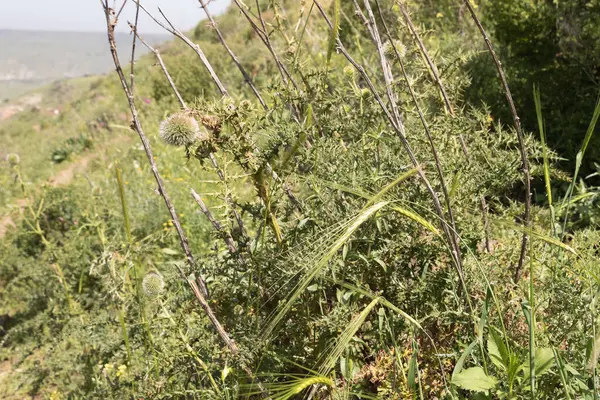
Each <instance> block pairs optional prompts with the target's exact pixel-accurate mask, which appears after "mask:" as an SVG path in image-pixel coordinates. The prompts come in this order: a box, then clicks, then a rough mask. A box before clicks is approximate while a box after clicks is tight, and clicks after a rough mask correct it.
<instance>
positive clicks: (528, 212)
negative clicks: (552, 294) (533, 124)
mask: <svg viewBox="0 0 600 400" xmlns="http://www.w3.org/2000/svg"><path fill="white" fill-rule="evenodd" d="M464 3H465V5H466V6H467V8H468V10H469V13H470V14H471V17H472V18H473V21H475V24H476V25H477V28H479V32H481V36H483V40H484V41H485V44H486V45H487V48H488V50H489V53H490V56H491V57H492V59H493V60H494V64H495V65H496V70H497V71H498V76H499V77H500V81H501V83H502V87H503V88H504V95H505V96H506V101H507V102H508V106H509V107H510V112H511V114H512V118H513V124H514V126H515V131H516V132H517V139H518V141H519V153H520V155H521V166H522V168H523V179H524V181H525V182H524V183H525V213H524V214H523V225H524V228H525V229H524V230H523V239H522V240H521V253H520V256H519V261H518V263H517V267H516V268H515V272H514V275H513V280H514V281H515V283H517V282H518V281H519V279H520V278H521V272H522V270H523V262H524V261H525V256H526V254H527V240H528V238H529V236H528V234H527V232H528V230H529V227H530V225H531V175H530V173H529V164H528V161H527V149H526V148H525V139H524V138H523V132H522V131H521V120H520V118H519V115H518V114H517V109H516V107H515V103H514V101H513V97H512V94H511V93H510V88H509V87H508V82H507V81H506V75H505V74H504V69H503V68H502V63H501V62H500V60H499V59H498V56H497V55H496V52H495V51H494V47H493V46H492V42H491V41H490V38H489V37H488V35H487V33H486V31H485V29H484V28H483V25H482V24H481V21H480V20H479V18H478V17H477V14H475V10H474V9H473V6H472V5H471V2H470V1H469V0H464Z"/></svg>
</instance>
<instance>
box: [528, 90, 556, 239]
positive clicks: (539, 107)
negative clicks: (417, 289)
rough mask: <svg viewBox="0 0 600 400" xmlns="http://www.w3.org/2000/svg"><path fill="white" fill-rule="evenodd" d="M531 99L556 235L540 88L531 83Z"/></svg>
mask: <svg viewBox="0 0 600 400" xmlns="http://www.w3.org/2000/svg"><path fill="white" fill-rule="evenodd" d="M533 101H534V103H535V114H536V115H537V120H538V129H539V131H540V141H541V142H542V158H543V161H544V182H545V185H546V198H547V199H548V206H549V207H550V218H551V220H552V223H551V225H552V233H553V234H554V236H556V225H555V215H554V204H553V203H552V185H551V183H550V163H549V161H548V148H547V146H546V133H545V131H544V120H543V118H542V100H541V94H540V88H539V86H537V85H533Z"/></svg>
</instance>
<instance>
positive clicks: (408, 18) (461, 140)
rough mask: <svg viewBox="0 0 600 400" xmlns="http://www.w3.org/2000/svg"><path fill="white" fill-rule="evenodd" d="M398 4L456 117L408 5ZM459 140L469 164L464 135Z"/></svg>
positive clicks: (450, 112)
mask: <svg viewBox="0 0 600 400" xmlns="http://www.w3.org/2000/svg"><path fill="white" fill-rule="evenodd" d="M397 3H398V5H399V6H400V11H401V12H402V16H403V17H404V20H405V21H406V24H407V25H408V28H409V30H410V33H411V34H412V36H413V38H414V39H415V41H416V42H417V45H418V47H419V50H420V51H421V54H422V55H423V58H424V59H425V62H426V64H427V66H428V67H429V71H430V72H431V75H432V76H433V80H434V81H435V83H436V85H437V86H438V88H439V90H440V94H441V96H442V99H444V105H445V106H446V110H447V111H448V113H449V114H450V115H451V116H453V117H454V115H455V114H454V108H453V107H452V103H451V102H450V98H449V97H448V94H447V93H446V88H445V87H444V84H443V83H442V79H441V78H440V73H439V71H438V69H437V66H436V65H435V62H433V59H432V58H431V57H430V56H429V52H428V51H427V48H426V47H425V45H424V44H423V41H422V40H421V37H420V36H419V32H418V31H417V28H416V27H415V25H414V24H413V22H412V19H411V18H410V14H409V13H408V10H407V9H406V5H405V4H404V3H403V2H400V1H397ZM458 139H459V141H460V146H461V148H462V151H463V153H464V155H465V157H466V158H467V162H469V151H468V149H467V144H466V143H465V139H464V138H463V136H462V134H459V135H458Z"/></svg>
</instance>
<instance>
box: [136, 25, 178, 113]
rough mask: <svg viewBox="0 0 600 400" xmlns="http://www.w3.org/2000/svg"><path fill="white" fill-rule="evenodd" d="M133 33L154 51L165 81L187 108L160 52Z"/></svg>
mask: <svg viewBox="0 0 600 400" xmlns="http://www.w3.org/2000/svg"><path fill="white" fill-rule="evenodd" d="M129 25H130V26H131V24H129ZM132 29H133V27H132ZM135 35H136V36H137V38H138V39H139V40H140V42H142V44H143V45H144V46H146V48H147V49H148V50H150V51H151V52H152V53H154V56H155V57H156V59H157V60H158V63H159V65H160V68H161V69H162V71H163V73H164V74H165V77H166V78H167V81H169V85H170V86H171V89H172V90H173V92H174V93H175V96H176V97H177V100H178V101H179V104H181V106H182V107H183V108H184V109H187V108H188V106H187V105H186V104H185V101H183V97H181V94H180V93H179V91H178V90H177V87H176V86H175V82H173V78H171V74H169V71H168V70H167V67H166V65H165V63H164V62H163V59H162V57H161V56H160V52H159V51H158V50H157V49H155V48H154V47H152V46H150V45H149V44H148V43H147V42H146V41H145V40H144V39H143V38H142V37H141V36H140V35H139V34H138V33H137V32H135Z"/></svg>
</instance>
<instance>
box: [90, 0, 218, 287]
mask: <svg viewBox="0 0 600 400" xmlns="http://www.w3.org/2000/svg"><path fill="white" fill-rule="evenodd" d="M101 4H102V6H103V9H104V14H105V17H106V28H107V29H106V31H107V36H108V43H109V46H110V52H111V55H112V58H113V62H114V64H115V69H116V72H117V75H118V77H119V80H120V82H121V86H122V88H123V91H124V92H125V95H126V96H127V102H128V104H129V109H130V111H131V117H132V124H131V127H132V129H133V130H135V131H136V132H137V134H138V136H139V138H140V141H141V142H142V145H143V147H144V151H145V153H146V156H147V158H148V163H149V164H150V168H151V170H152V174H153V175H154V179H155V181H156V184H157V186H158V192H159V194H160V195H161V197H162V198H163V200H164V202H165V205H166V207H167V209H168V210H169V214H170V215H171V219H172V220H173V225H175V229H176V231H177V235H178V237H179V243H180V245H181V248H182V249H183V252H184V253H185V255H186V258H187V261H188V264H189V266H190V268H191V269H192V270H195V269H196V263H195V261H194V257H193V255H192V252H191V250H190V246H189V242H188V239H187V237H186V235H185V232H184V231H183V228H182V227H181V223H180V221H179V217H178V216H177V213H176V212H175V207H174V206H173V203H172V202H171V200H170V198H169V195H168V193H167V191H166V189H165V186H164V183H163V180H162V177H161V176H160V173H159V172H158V167H157V166H156V162H155V160H154V155H153V154H152V148H151V147H150V141H149V140H148V138H147V136H146V135H145V133H144V130H143V128H142V124H141V122H140V119H139V116H138V112H137V108H136V106H135V101H134V95H133V93H132V92H131V89H130V87H129V85H128V84H127V79H126V78H125V74H124V72H123V68H122V67H121V62H120V61H119V56H118V53H117V45H116V41H115V23H116V20H115V19H114V10H113V9H112V8H110V7H109V6H108V2H107V1H104V2H102V0H101ZM200 289H201V292H202V295H203V296H204V297H207V296H208V290H207V287H206V284H205V283H204V281H202V280H201V285H200Z"/></svg>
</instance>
